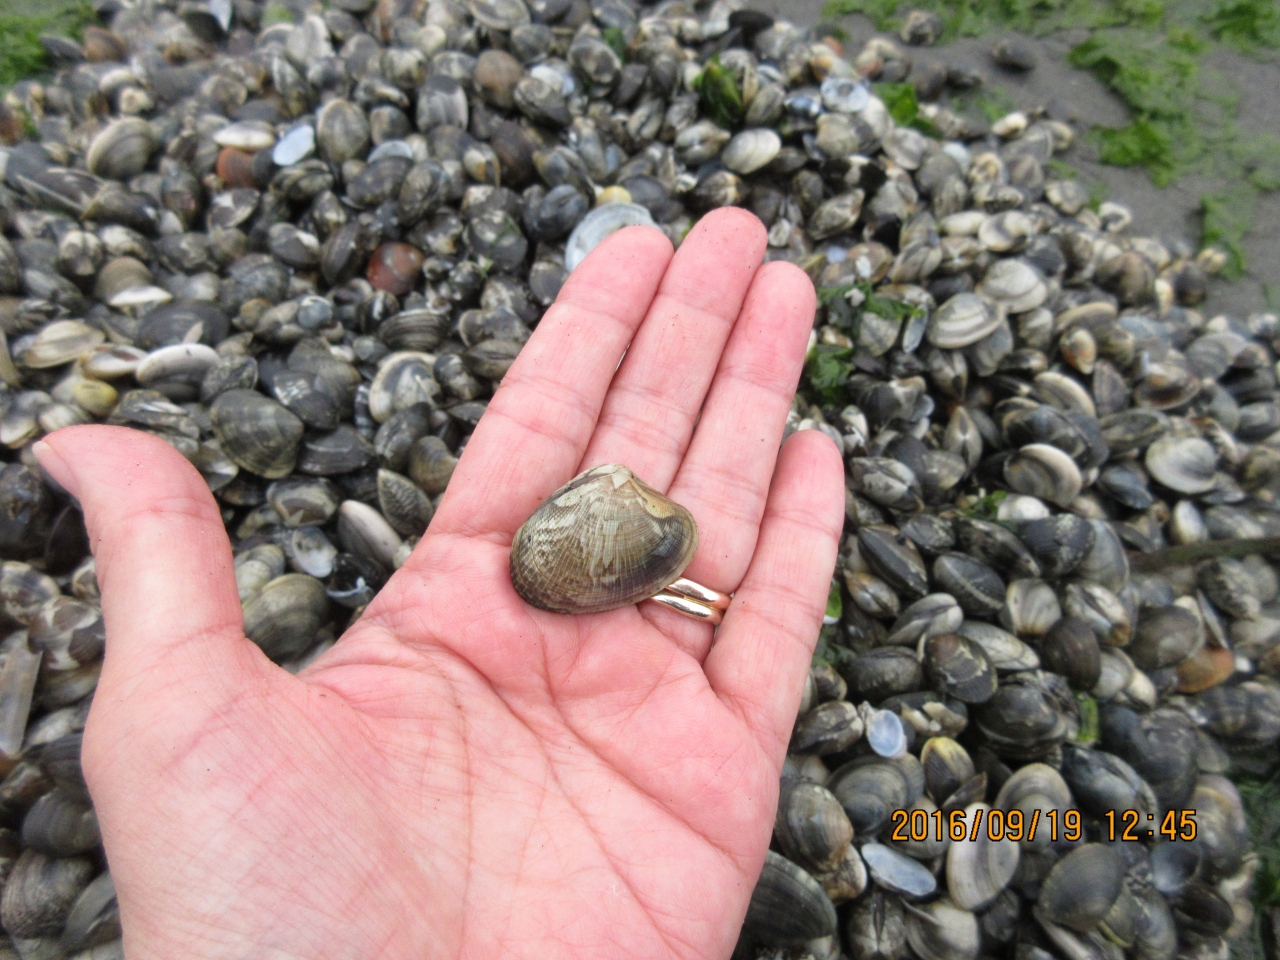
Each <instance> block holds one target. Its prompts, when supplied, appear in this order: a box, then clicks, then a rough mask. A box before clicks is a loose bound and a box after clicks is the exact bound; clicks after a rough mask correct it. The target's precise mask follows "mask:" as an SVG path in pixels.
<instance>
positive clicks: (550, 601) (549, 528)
mask: <svg viewBox="0 0 1280 960" xmlns="http://www.w3.org/2000/svg"><path fill="white" fill-rule="evenodd" d="M697 546H698V526H697V524H696V523H695V522H694V519H693V515H692V514H691V513H689V511H688V510H686V509H685V508H684V507H682V506H680V505H679V504H678V503H674V502H672V501H671V500H669V499H667V498H666V497H665V496H663V495H662V494H660V493H659V492H658V491H656V490H654V489H653V488H652V487H650V486H649V485H648V484H646V483H644V482H643V481H642V480H640V478H639V477H637V476H636V475H635V474H634V473H632V472H631V471H630V470H628V469H627V468H626V467H624V466H621V465H620V464H616V463H611V464H606V465H605V466H602V467H595V468H594V469H592V470H588V471H587V472H585V473H582V474H579V475H578V476H576V477H574V478H573V479H572V480H570V481H569V482H568V483H567V484H565V485H564V486H563V487H561V488H560V489H559V490H557V491H556V492H555V493H553V494H551V496H549V497H547V499H546V500H545V501H543V503H542V505H541V506H540V507H538V509H537V510H535V511H534V512H533V514H532V515H531V516H530V517H529V519H528V520H526V521H525V522H524V524H523V525H522V526H521V527H520V529H519V530H517V531H516V536H515V540H514V541H513V542H512V544H511V582H512V583H513V584H514V585H515V588H516V592H517V593H519V594H520V596H521V597H523V598H524V599H525V601H526V602H527V603H529V604H531V605H533V606H535V607H538V608H539V609H542V610H550V611H552V612H554V613H599V612H601V611H604V610H614V609H616V608H618V607H625V606H627V605H629V604H632V603H639V602H640V601H641V600H644V599H647V598H648V597H652V596H653V595H654V594H655V593H657V592H658V591H659V590H661V589H662V588H663V587H665V586H666V585H667V584H669V583H671V582H672V581H673V580H675V579H677V578H678V577H679V576H680V574H681V573H682V572H684V568H685V567H687V566H688V565H689V561H690V560H692V559H693V551H694V550H695V549H696V548H697Z"/></svg>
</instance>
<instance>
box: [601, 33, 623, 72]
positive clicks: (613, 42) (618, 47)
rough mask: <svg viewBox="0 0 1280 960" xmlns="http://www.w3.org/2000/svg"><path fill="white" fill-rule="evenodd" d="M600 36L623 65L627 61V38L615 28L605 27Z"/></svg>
mask: <svg viewBox="0 0 1280 960" xmlns="http://www.w3.org/2000/svg"><path fill="white" fill-rule="evenodd" d="M602 36H603V37H604V42H605V43H607V44H608V45H609V46H610V47H612V48H613V52H614V53H616V54H617V55H618V59H619V60H621V61H622V62H623V63H626V61H627V38H626V36H625V35H624V34H623V32H622V31H621V30H620V29H618V28H617V27H605V29H604V31H603V33H602Z"/></svg>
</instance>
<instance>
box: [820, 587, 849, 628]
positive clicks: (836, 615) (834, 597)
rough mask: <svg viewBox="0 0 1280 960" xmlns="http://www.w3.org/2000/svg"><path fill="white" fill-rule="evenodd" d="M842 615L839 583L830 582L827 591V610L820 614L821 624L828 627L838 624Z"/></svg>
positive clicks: (842, 604)
mask: <svg viewBox="0 0 1280 960" xmlns="http://www.w3.org/2000/svg"><path fill="white" fill-rule="evenodd" d="M842 613H844V600H843V598H842V597H841V595H840V581H839V580H832V581H831V589H830V590H828V591H827V608H826V610H824V611H823V613H822V622H823V623H825V624H828V625H830V624H833V623H839V622H840V615H841V614H842Z"/></svg>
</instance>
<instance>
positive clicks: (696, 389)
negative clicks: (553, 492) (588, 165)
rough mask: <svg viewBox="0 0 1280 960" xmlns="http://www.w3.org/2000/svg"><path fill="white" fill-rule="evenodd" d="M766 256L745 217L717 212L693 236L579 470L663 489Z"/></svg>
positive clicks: (616, 382) (761, 236)
mask: <svg viewBox="0 0 1280 960" xmlns="http://www.w3.org/2000/svg"><path fill="white" fill-rule="evenodd" d="M764 249H765V231H764V225H763V224H762V223H761V222H760V221H759V220H757V219H756V218H755V217H754V216H752V215H751V214H750V213H748V212H746V211H745V210H738V209H735V208H732V207H728V208H724V209H722V210H716V211H714V212H712V213H709V214H707V215H706V216H705V217H703V218H702V219H701V220H700V221H699V222H698V224H697V226H695V227H694V228H693V230H692V231H690V233H689V236H688V237H686V238H685V241H684V242H683V243H682V244H681V245H680V249H679V250H678V251H676V255H675V257H674V258H672V261H671V266H670V267H668V269H667V273H666V276H664V277H663V278H662V284H661V286H660V287H659V288H658V295H657V296H656V297H654V300H653V305H652V306H651V307H650V308H649V314H648V316H646V317H645V319H644V322H643V323H642V324H641V326H640V329H639V330H638V331H637V332H636V335H635V337H634V339H633V340H632V342H631V347H630V348H629V349H628V351H627V355H626V358H625V359H624V360H623V362H622V366H621V367H620V368H619V369H618V372H617V374H615V376H614V378H613V383H612V384H611V385H610V387H609V393H608V395H607V396H606V397H605V401H604V406H603V408H602V409H601V412H600V419H599V421H598V422H597V424H596V431H595V434H594V436H593V437H592V438H591V442H590V443H589V444H588V445H587V451H586V453H585V454H584V455H583V458H582V462H581V463H580V464H579V466H578V469H579V470H580V471H581V470H586V469H588V468H590V467H595V466H599V465H600V464H603V463H621V464H624V465H626V466H627V467H629V468H631V470H632V472H634V473H635V474H636V475H637V476H638V477H640V479H641V480H643V481H644V482H645V483H647V484H649V485H650V486H652V487H653V488H654V489H656V490H666V489H667V487H668V486H669V485H670V484H671V481H672V478H674V477H675V474H676V469H677V468H678V467H679V466H680V461H681V459H682V458H683V457H684V452H685V448H686V447H687V446H688V445H689V439H690V437H691V436H692V435H693V427H694V424H695V423H696V422H697V419H698V413H699V411H700V410H701V409H702V401H703V399H704V398H705V397H706V394H707V389H708V388H709V387H710V385H711V380H712V377H713V376H714V375H715V371H716V367H717V365H718V364H719V361H720V354H721V352H722V351H723V349H724V345H725V342H726V341H727V340H728V338H729V333H730V331H731V330H732V329H733V325H734V322H735V321H736V320H737V317H738V311H739V310H740V309H741V307H742V301H743V299H744V298H745V297H746V295H747V290H748V288H749V287H750V286H751V280H752V278H753V277H754V276H755V273H756V270H757V269H758V268H759V266H760V263H761V259H762V258H763V256H764Z"/></svg>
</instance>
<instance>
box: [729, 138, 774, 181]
mask: <svg viewBox="0 0 1280 960" xmlns="http://www.w3.org/2000/svg"><path fill="white" fill-rule="evenodd" d="M781 149H782V138H781V137H779V136H778V134H777V133H775V132H774V131H773V130H770V129H768V128H767V127H759V128H756V129H754V130H743V131H742V132H741V133H738V134H735V135H734V138H733V139H732V140H730V141H729V144H728V146H726V147H725V148H724V152H723V153H722V154H720V162H721V163H723V164H724V165H725V166H726V167H728V168H729V169H730V170H732V171H733V172H734V173H740V174H743V175H744V176H745V175H746V174H749V173H755V172H756V171H757V170H759V169H760V168H761V167H763V166H765V165H766V164H768V163H769V162H770V161H771V160H773V158H774V157H776V156H777V155H778V151H779V150H781Z"/></svg>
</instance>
